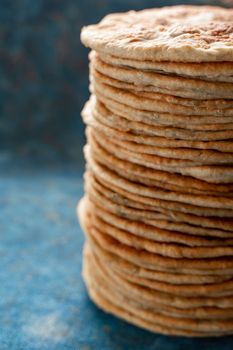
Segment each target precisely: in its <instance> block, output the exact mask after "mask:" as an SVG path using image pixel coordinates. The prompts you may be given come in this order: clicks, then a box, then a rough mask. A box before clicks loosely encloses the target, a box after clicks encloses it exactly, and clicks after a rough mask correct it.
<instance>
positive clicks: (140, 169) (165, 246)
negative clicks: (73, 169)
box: [78, 6, 233, 336]
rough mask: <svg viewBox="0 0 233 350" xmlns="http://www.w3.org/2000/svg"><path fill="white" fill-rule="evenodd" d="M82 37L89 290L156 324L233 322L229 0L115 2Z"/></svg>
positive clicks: (228, 329)
mask: <svg viewBox="0 0 233 350" xmlns="http://www.w3.org/2000/svg"><path fill="white" fill-rule="evenodd" d="M81 40H82V42H83V43H84V45H86V46H87V47H89V48H91V49H92V51H91V52H90V83H91V85H90V91H91V94H92V95H91V97H90V100H89V101H88V102H87V103H86V105H85V107H84V109H83V112H82V117H83V120H84V122H85V124H86V125H87V128H86V134H87V145H86V146H85V149H84V153H85V158H86V162H87V167H86V173H85V197H84V198H83V199H82V200H81V202H80V203H79V206H78V213H79V219H80V222H81V225H82V227H83V230H84V232H85V234H86V237H87V243H86V245H85V249H84V268H83V269H84V271H83V274H84V279H85V282H86V286H87V289H88V293H89V295H90V297H91V299H92V300H93V301H94V302H95V303H96V304H97V305H98V306H99V307H100V308H102V309H103V310H105V311H107V312H110V313H112V314H114V315H116V316H119V317H121V318H122V319H125V320H127V321H129V322H130V323H132V324H135V325H138V326H140V327H143V328H145V329H148V330H150V331H153V332H159V333H164V334H170V335H183V336H220V335H227V334H233V10H226V9H222V8H219V7H207V6H202V7H198V6H176V7H165V8H161V9H150V10H144V11H141V12H134V11H131V12H128V13H123V14H112V15H109V16H106V17H105V18H104V19H103V20H102V21H101V22H100V23H99V24H97V25H91V26H88V27H85V28H84V29H83V31H82V35H81Z"/></svg>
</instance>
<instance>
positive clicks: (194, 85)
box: [91, 57, 233, 115]
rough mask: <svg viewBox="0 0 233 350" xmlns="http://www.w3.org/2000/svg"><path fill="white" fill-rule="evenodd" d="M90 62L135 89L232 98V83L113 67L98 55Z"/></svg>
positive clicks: (99, 69) (197, 96)
mask: <svg viewBox="0 0 233 350" xmlns="http://www.w3.org/2000/svg"><path fill="white" fill-rule="evenodd" d="M91 64H92V67H93V68H94V69H96V70H97V71H98V72H100V73H101V74H103V75H106V76H107V77H110V78H112V79H115V80H117V81H120V82H123V83H124V84H133V85H134V89H135V90H136V91H143V92H155V93H157V92H158V93H162V94H168V95H174V96H177V97H184V98H193V99H200V100H208V99H210V100H211V99H222V98H224V99H232V98H233V84H232V83H221V82H209V81H202V80H197V79H190V78H183V77H177V76H167V75H163V74H158V73H154V72H147V71H137V70H135V69H128V68H121V67H115V66H113V65H109V64H107V63H104V62H103V61H101V60H100V58H99V57H95V58H93V59H92V62H91ZM121 87H123V86H122V85H121ZM184 114H185V113H184ZM231 115H232V112H231Z"/></svg>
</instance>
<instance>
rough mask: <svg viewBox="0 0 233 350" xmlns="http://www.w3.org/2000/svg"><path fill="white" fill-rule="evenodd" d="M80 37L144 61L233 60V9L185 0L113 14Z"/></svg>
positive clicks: (99, 47) (97, 47)
mask: <svg viewBox="0 0 233 350" xmlns="http://www.w3.org/2000/svg"><path fill="white" fill-rule="evenodd" d="M81 41H82V42H83V44H84V45H86V46H88V47H90V48H92V49H94V50H96V51H101V52H103V53H105V54H110V55H114V56H117V57H123V58H128V59H136V60H137V59H140V60H142V61H144V60H152V61H171V62H222V61H233V48H232V46H233V45H232V10H230V9H223V8H221V7H211V6H201V7H200V6H190V5H182V6H173V7H164V8H161V9H148V10H143V11H139V12H135V11H130V12H126V13H116V14H111V15H108V16H106V17H105V18H104V19H102V20H101V22H100V23H99V24H96V25H90V26H87V27H84V28H83V30H82V33H81Z"/></svg>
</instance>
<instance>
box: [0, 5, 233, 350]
mask: <svg viewBox="0 0 233 350" xmlns="http://www.w3.org/2000/svg"><path fill="white" fill-rule="evenodd" d="M207 2H208V1H205V3H207ZM174 3H178V2H177V1H151V0H147V1H146V0H144V1H142V0H141V1H139V0H132V1H130V0H119V1H116V0H115V1H114V0H112V1H107V0H101V1H94V0H86V1H80V0H46V1H45V0H33V1H32V0H12V1H10V0H2V1H0V91H1V93H0V233H1V236H0V262H1V265H0V350H5V349H13V350H16V349H17V350H21V349H23V350H33V349H41V350H47V349H48V350H53V349H56V350H63V349H64V350H65V349H67V350H68V349H69V350H71V349H72V350H110V349H113V350H124V349H126V350H131V349H135V350H139V349H140V350H144V349H145V350H152V349H158V350H170V349H172V350H178V349H179V350H180V349H190V350H194V349H197V348H198V347H200V348H202V349H214V350H215V349H216V350H217V349H225V350H226V349H227V350H228V349H231V348H232V346H233V341H232V338H231V337H227V338H223V339H208V340H207V339H204V340H203V339H184V338H171V337H165V336H160V335H153V334H151V333H149V332H146V331H143V330H139V329H138V328H136V327H133V326H130V325H128V324H127V323H125V322H123V321H120V320H118V319H116V318H114V317H112V316H109V315H107V314H105V313H103V312H102V311H100V310H98V309H97V308H96V307H95V306H94V305H93V304H92V303H91V302H90V301H89V299H88V297H87V294H86V291H85V288H84V285H83V282H82V279H81V259H82V245H83V235H82V232H81V230H80V227H79V225H78V223H77V220H76V215H75V206H76V203H77V201H78V200H79V198H80V197H81V196H82V192H83V184H82V173H83V171H84V162H83V157H82V145H83V144H84V127H83V125H82V122H81V119H80V110H81V108H82V106H83V103H84V101H85V100H86V99H87V98H88V62H87V54H88V50H87V49H85V48H84V47H83V46H82V45H81V43H80V40H79V35H80V28H81V27H82V26H83V25H85V24H89V23H94V22H97V21H99V19H100V18H101V17H103V15H105V14H106V13H109V12H113V11H125V10H129V9H142V8H146V7H154V6H159V5H162V4H163V5H169V4H174ZM180 3H181V2H180ZM186 3H204V1H195V2H194V1H186ZM209 3H216V2H214V1H210V2H209Z"/></svg>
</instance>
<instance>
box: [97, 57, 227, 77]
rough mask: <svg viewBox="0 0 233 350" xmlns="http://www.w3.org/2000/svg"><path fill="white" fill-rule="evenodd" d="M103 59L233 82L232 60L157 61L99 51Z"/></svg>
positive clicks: (116, 64) (160, 71) (166, 72)
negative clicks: (129, 57) (199, 61)
mask: <svg viewBox="0 0 233 350" xmlns="http://www.w3.org/2000/svg"><path fill="white" fill-rule="evenodd" d="M98 54H99V56H100V58H101V60H102V61H104V62H106V63H109V64H111V65H114V66H117V67H123V68H134V69H138V70H145V71H152V72H155V73H160V74H167V75H177V76H181V77H188V78H195V79H201V80H207V81H221V82H227V83H229V82H231V83H232V82H233V64H232V62H202V63H201V64H200V63H187V62H186V63H184V62H179V63H177V62H168V61H165V62H156V61H149V60H139V59H137V60H133V59H128V58H122V57H117V56H113V55H106V54H104V53H102V52H99V53H98Z"/></svg>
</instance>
